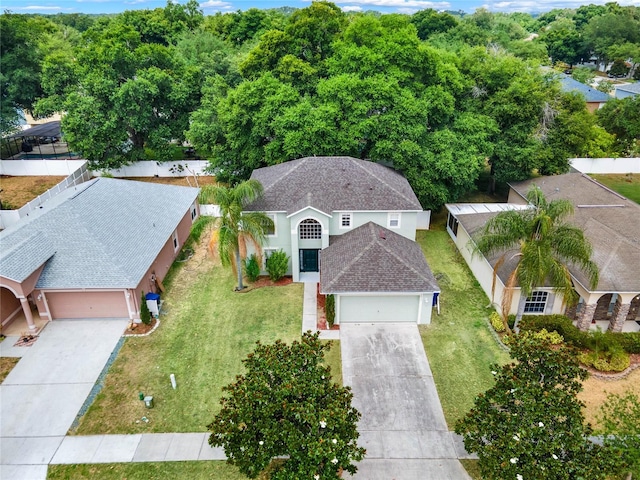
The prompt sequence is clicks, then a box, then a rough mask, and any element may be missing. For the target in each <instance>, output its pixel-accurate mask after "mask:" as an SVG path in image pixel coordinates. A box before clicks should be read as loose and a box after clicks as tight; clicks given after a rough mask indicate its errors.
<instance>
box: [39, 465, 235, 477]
mask: <svg viewBox="0 0 640 480" xmlns="http://www.w3.org/2000/svg"><path fill="white" fill-rule="evenodd" d="M47 478H48V479H49V480H80V479H94V478H99V479H100V480H122V479H127V480H164V479H167V478H188V479H189V480H205V479H224V480H246V478H247V477H245V476H244V475H242V474H241V473H240V472H239V471H238V469H237V468H236V467H233V466H231V465H228V464H227V463H226V462H223V461H210V462H206V461H205V462H145V463H104V464H90V465H84V464H83V465H49V469H48V471H47Z"/></svg>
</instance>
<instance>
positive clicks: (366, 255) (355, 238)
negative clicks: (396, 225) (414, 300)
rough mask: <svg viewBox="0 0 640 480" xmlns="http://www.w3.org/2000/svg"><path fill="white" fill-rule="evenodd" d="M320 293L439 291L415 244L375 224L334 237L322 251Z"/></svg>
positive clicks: (367, 224)
mask: <svg viewBox="0 0 640 480" xmlns="http://www.w3.org/2000/svg"><path fill="white" fill-rule="evenodd" d="M320 291H321V292H322V293H344V292H416V293H418V292H438V291H440V287H438V282H437V281H436V279H435V278H434V276H433V274H432V273H431V269H430V268H429V265H428V264H427V261H426V259H425V258H424V254H423V253H422V250H421V248H420V245H418V244H417V243H416V242H414V241H412V240H409V239H408V238H406V237H403V236H402V235H398V234H397V233H395V232H392V231H390V230H388V229H386V228H384V227H381V226H380V225H377V224H375V223H373V222H369V223H366V224H364V225H362V226H360V227H358V228H355V229H354V230H352V231H350V232H348V233H345V234H343V235H338V236H335V237H332V244H331V245H330V246H329V247H327V248H325V249H324V250H322V261H321V263H320Z"/></svg>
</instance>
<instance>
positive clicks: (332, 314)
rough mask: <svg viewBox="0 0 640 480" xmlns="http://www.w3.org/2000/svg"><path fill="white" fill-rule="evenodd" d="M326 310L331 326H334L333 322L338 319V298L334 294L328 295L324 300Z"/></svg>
mask: <svg viewBox="0 0 640 480" xmlns="http://www.w3.org/2000/svg"><path fill="white" fill-rule="evenodd" d="M324 311H325V313H326V314H327V323H328V324H329V327H333V323H334V322H335V321H336V299H335V297H334V296H333V294H329V295H327V299H326V301H325V302H324Z"/></svg>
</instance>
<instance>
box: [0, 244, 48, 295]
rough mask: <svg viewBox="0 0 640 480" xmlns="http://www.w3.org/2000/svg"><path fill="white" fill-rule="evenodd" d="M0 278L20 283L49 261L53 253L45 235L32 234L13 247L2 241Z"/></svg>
mask: <svg viewBox="0 0 640 480" xmlns="http://www.w3.org/2000/svg"><path fill="white" fill-rule="evenodd" d="M0 245H2V250H1V253H0V276H2V277H5V278H8V279H9V280H13V281H15V282H18V283H22V282H23V281H24V280H26V279H27V277H28V276H29V275H31V274H32V273H33V272H35V271H36V270H37V269H38V268H40V267H41V266H42V264H43V263H44V262H46V261H47V260H49V259H50V258H51V257H52V256H53V254H54V253H56V251H55V247H54V246H53V245H52V244H51V240H50V239H49V237H48V236H47V234H46V233H44V232H41V233H35V232H34V233H33V234H32V235H31V236H29V237H27V238H25V239H23V240H22V241H20V242H18V243H17V244H14V245H9V244H7V245H5V242H4V241H2V243H1V244H0Z"/></svg>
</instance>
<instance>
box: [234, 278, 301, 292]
mask: <svg viewBox="0 0 640 480" xmlns="http://www.w3.org/2000/svg"><path fill="white" fill-rule="evenodd" d="M292 283H293V278H292V277H282V278H281V279H280V280H276V281H275V282H274V281H273V280H271V279H270V278H269V277H268V276H266V275H264V276H261V277H258V280H256V281H255V282H253V283H251V284H249V285H248V286H247V287H245V288H244V289H243V290H240V292H239V293H246V292H250V291H251V290H255V289H256V288H262V287H284V286H285V285H291V284H292Z"/></svg>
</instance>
